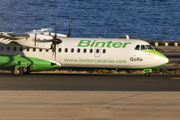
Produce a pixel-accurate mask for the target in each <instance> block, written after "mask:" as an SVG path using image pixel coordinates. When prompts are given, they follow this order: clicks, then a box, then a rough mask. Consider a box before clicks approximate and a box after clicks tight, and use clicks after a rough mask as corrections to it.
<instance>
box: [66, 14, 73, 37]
mask: <svg viewBox="0 0 180 120" xmlns="http://www.w3.org/2000/svg"><path fill="white" fill-rule="evenodd" d="M70 27H71V28H70ZM72 29H73V25H72V26H71V17H70V18H69V32H68V34H67V37H71V33H72Z"/></svg>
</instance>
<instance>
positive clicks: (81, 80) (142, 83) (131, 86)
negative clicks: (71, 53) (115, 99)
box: [0, 73, 180, 91]
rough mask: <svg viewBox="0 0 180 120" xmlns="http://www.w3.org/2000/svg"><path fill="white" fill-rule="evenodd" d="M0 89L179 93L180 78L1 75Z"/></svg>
mask: <svg viewBox="0 0 180 120" xmlns="http://www.w3.org/2000/svg"><path fill="white" fill-rule="evenodd" d="M0 90H51V91H180V75H151V76H150V77H145V76H144V75H143V74H137V75H136V74H37V73H32V74H30V75H25V76H21V77H14V76H12V75H11V74H8V73H7V74H5V73H4V74H0Z"/></svg>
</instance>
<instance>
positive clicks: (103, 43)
mask: <svg viewBox="0 0 180 120" xmlns="http://www.w3.org/2000/svg"><path fill="white" fill-rule="evenodd" d="M99 44H102V45H101V47H104V46H105V44H106V43H105V42H97V43H96V45H95V47H97V46H98V45H99Z"/></svg>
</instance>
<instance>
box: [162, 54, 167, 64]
mask: <svg viewBox="0 0 180 120" xmlns="http://www.w3.org/2000/svg"><path fill="white" fill-rule="evenodd" d="M161 57H162V58H161V62H162V64H167V63H168V62H169V59H168V58H167V57H166V56H165V55H163V54H162V55H161Z"/></svg>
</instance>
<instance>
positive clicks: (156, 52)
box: [142, 50, 168, 59]
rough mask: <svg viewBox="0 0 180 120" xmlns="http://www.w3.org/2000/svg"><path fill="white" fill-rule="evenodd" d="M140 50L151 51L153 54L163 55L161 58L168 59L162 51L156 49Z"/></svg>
mask: <svg viewBox="0 0 180 120" xmlns="http://www.w3.org/2000/svg"><path fill="white" fill-rule="evenodd" d="M142 52H148V53H153V54H156V55H159V56H161V57H163V58H166V59H168V58H167V57H166V56H164V55H163V54H162V53H160V52H158V51H156V50H143V51H142Z"/></svg>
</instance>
